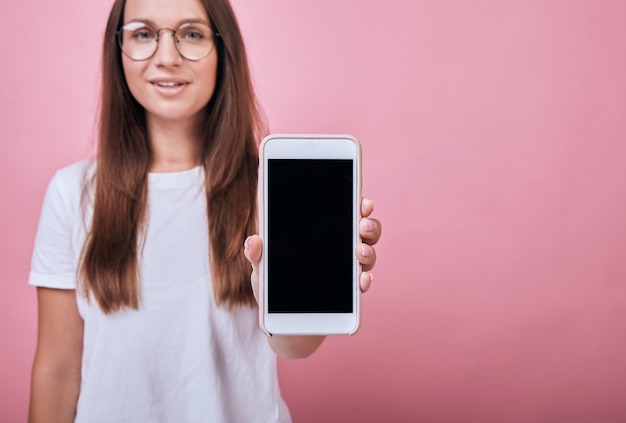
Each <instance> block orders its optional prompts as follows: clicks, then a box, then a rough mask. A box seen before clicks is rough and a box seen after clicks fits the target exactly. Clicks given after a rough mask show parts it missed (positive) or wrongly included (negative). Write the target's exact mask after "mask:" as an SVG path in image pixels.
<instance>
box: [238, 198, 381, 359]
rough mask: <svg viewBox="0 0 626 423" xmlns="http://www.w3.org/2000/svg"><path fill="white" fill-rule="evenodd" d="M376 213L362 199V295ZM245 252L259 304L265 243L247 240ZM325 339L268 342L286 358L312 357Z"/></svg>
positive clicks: (377, 228) (376, 231)
mask: <svg viewBox="0 0 626 423" xmlns="http://www.w3.org/2000/svg"><path fill="white" fill-rule="evenodd" d="M373 211H374V203H373V202H372V201H371V200H369V199H367V198H363V199H362V200H361V215H362V216H363V217H362V219H361V221H360V222H359V233H360V235H361V239H362V240H363V243H362V244H361V245H359V246H357V248H356V252H355V254H356V256H357V258H358V260H359V262H361V266H362V269H363V272H362V273H361V279H360V280H359V285H360V287H361V291H362V292H366V291H367V290H368V289H369V288H370V285H371V284H372V274H371V270H372V269H373V268H374V265H375V264H376V250H375V249H374V247H373V246H374V245H375V244H376V243H377V242H378V240H379V239H380V234H381V224H380V221H378V220H377V219H373V218H371V217H370V216H371V214H372V212H373ZM244 253H245V255H246V258H247V259H248V261H249V262H250V264H252V275H251V276H250V281H251V283H252V291H253V292H254V298H256V300H257V302H258V301H259V261H260V260H261V254H262V253H263V242H262V241H261V238H260V237H259V236H258V235H252V236H250V237H248V238H247V239H246V241H245V243H244ZM324 338H325V337H324V336H272V337H271V338H269V339H268V342H269V345H270V347H271V348H272V350H273V351H274V352H275V353H276V354H277V355H279V356H280V357H283V358H303V357H307V356H309V355H311V354H312V353H313V352H314V351H315V350H316V349H317V348H318V347H319V346H320V345H321V344H322V342H323V341H324Z"/></svg>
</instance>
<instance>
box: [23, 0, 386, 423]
mask: <svg viewBox="0 0 626 423" xmlns="http://www.w3.org/2000/svg"><path fill="white" fill-rule="evenodd" d="M262 132H263V131H262V128H261V125H260V119H259V114H258V111H257V108H256V102H255V98H254V93H253V89H252V85H251V82H250V76H249V71H248V65H247V61H246V55H245V50H244V45H243V41H242V38H241V34H240V32H239V29H238V25H237V22H236V19H235V17H234V15H233V12H232V9H231V7H230V5H229V4H228V0H127V1H124V0H117V1H115V3H114V5H113V8H112V10H111V14H110V16H109V21H108V24H107V29H106V32H105V40H104V52H103V79H102V94H101V112H100V133H99V145H98V154H97V158H96V160H95V161H85V162H80V163H76V164H74V165H71V166H69V167H67V168H64V169H61V170H60V171H59V172H57V174H56V175H55V176H54V178H53V180H52V181H51V183H50V186H49V188H48V192H47V194H46V199H45V202H44V206H43V211H42V216H41V220H40V224H39V229H38V233H37V238H36V242H35V250H34V253H33V261H32V269H31V275H30V280H29V283H30V284H31V285H34V286H37V287H38V289H37V296H38V307H39V332H38V341H37V352H36V356H35V361H34V364H33V372H32V389H31V406H30V421H31V422H32V423H34V422H43V421H45V422H71V421H76V422H90V423H94V422H107V423H110V422H194V423H195V422H204V421H206V422H229V423H230V422H288V421H290V417H289V412H288V410H287V408H286V406H285V403H284V401H283V400H282V398H281V395H280V389H279V386H278V382H277V376H276V355H279V356H282V357H305V356H307V355H309V354H311V353H312V352H314V351H315V350H316V349H317V347H318V346H319V345H320V344H321V342H322V341H323V339H324V338H323V337H294V336H283V337H281V336H274V337H272V338H267V337H265V335H264V334H263V333H262V331H261V330H260V328H259V326H258V321H257V310H256V308H255V307H256V297H257V287H258V273H257V266H258V262H259V258H260V256H261V251H262V244H261V240H260V238H259V237H258V236H256V235H252V234H254V233H255V232H256V208H255V207H256V198H255V195H256V178H257V175H256V172H257V163H258V162H257V141H258V140H259V139H260V137H261V135H262ZM96 164H97V165H96ZM372 210H373V204H372V203H371V202H370V201H369V200H364V201H363V204H362V213H363V216H365V217H364V219H363V220H362V221H361V226H360V228H361V235H362V237H363V239H364V240H365V244H363V245H362V246H361V247H360V248H359V249H357V257H358V258H359V260H360V261H361V263H362V264H363V268H364V270H365V271H364V273H363V274H362V277H361V281H360V282H361V289H362V290H363V291H366V290H367V289H368V287H369V284H370V283H371V275H370V274H369V273H368V271H369V270H370V269H371V268H372V267H373V266H374V263H375V260H376V255H375V251H374V249H373V248H372V246H371V245H374V244H375V243H376V242H377V241H378V239H379V237H380V223H379V222H378V221H377V220H375V219H372V218H368V216H369V215H370V214H371V212H372ZM244 240H245V242H244ZM242 243H243V244H244V247H243V248H242ZM307 259H309V260H311V259H312V258H307ZM251 265H252V267H251ZM251 268H252V270H253V271H252V276H251V277H250V270H251ZM251 279H252V280H251Z"/></svg>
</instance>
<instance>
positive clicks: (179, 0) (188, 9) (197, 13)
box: [124, 0, 209, 26]
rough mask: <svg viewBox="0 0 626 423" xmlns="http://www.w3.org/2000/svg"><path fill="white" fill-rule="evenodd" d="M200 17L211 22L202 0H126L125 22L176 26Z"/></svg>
mask: <svg viewBox="0 0 626 423" xmlns="http://www.w3.org/2000/svg"><path fill="white" fill-rule="evenodd" d="M199 19H201V20H204V21H206V22H207V23H208V22H209V16H208V14H207V11H206V9H205V8H204V5H203V4H202V2H201V1H200V0H126V5H125V8H124V22H130V21H135V20H141V21H147V22H152V23H154V24H155V25H157V26H171V25H174V26H175V25H176V24H178V23H180V22H183V21H193V20H199Z"/></svg>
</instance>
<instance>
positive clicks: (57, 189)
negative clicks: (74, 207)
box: [48, 160, 96, 201]
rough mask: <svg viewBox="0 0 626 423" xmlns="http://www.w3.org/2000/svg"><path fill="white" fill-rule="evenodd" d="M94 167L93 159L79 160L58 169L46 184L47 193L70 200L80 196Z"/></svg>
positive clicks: (91, 175) (92, 173) (89, 181)
mask: <svg viewBox="0 0 626 423" xmlns="http://www.w3.org/2000/svg"><path fill="white" fill-rule="evenodd" d="M95 169H96V162H95V160H81V161H79V162H75V163H72V164H70V165H67V166H64V167H62V168H60V169H58V170H57V171H56V172H55V174H54V176H53V177H52V180H51V181H50V184H49V186H48V195H57V196H59V195H60V196H61V197H63V198H65V199H66V200H70V201H71V199H72V198H76V197H80V195H81V193H82V192H83V190H84V188H85V187H86V186H88V185H89V184H90V183H91V181H92V180H93V175H94V173H95Z"/></svg>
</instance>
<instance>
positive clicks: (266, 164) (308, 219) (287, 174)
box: [258, 135, 361, 336]
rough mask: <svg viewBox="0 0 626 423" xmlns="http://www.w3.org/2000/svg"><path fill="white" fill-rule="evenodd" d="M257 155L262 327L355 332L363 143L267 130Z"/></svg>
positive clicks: (277, 331) (279, 331) (284, 331)
mask: <svg viewBox="0 0 626 423" xmlns="http://www.w3.org/2000/svg"><path fill="white" fill-rule="evenodd" d="M259 156H260V163H259V185H258V186H259V232H260V235H261V238H262V239H263V256H262V259H261V264H260V268H259V277H260V280H259V322H260V325H261V328H263V330H264V331H265V332H266V333H267V334H268V335H270V336H271V335H341V334H348V335H352V334H354V333H356V331H357V330H358V328H359V325H360V311H361V310H360V308H361V291H360V288H359V276H360V273H361V265H360V263H359V261H358V260H357V258H356V255H355V251H356V247H357V245H359V243H360V242H361V240H360V235H359V230H358V224H359V220H360V218H361V207H360V202H361V147H360V144H359V143H358V141H357V140H356V139H355V138H354V137H352V136H349V135H270V136H268V137H266V138H265V139H264V140H263V142H262V143H261V146H260V149H259Z"/></svg>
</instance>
